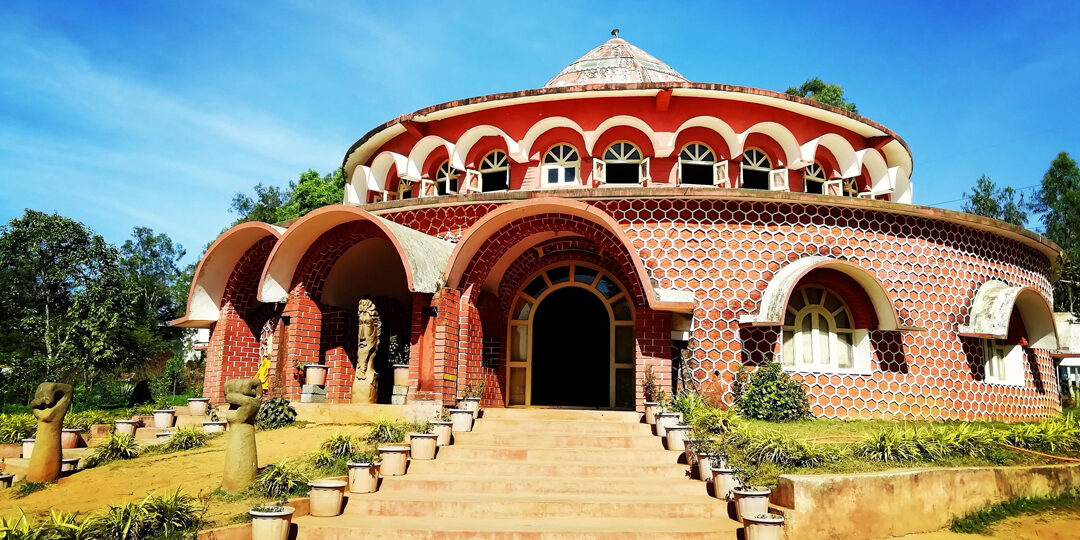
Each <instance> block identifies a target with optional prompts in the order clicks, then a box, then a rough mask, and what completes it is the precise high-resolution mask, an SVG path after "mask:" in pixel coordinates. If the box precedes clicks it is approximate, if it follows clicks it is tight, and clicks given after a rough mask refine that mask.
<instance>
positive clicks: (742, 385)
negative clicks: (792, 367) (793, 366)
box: [732, 362, 810, 421]
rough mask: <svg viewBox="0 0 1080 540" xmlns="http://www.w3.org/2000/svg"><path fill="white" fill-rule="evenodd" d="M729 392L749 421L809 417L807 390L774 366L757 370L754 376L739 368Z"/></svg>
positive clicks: (774, 363) (770, 363) (772, 363)
mask: <svg viewBox="0 0 1080 540" xmlns="http://www.w3.org/2000/svg"><path fill="white" fill-rule="evenodd" d="M732 392H733V394H734V396H735V403H736V406H737V407H738V409H739V412H740V413H741V414H742V415H743V416H746V417H748V418H756V419H758V420H771V421H786V420H797V419H799V418H805V417H806V416H808V415H809V407H810V406H809V402H808V401H807V399H806V388H805V387H804V386H803V384H802V383H800V382H798V381H794V380H792V379H791V377H790V376H788V374H787V373H785V372H784V371H783V369H781V367H780V364H778V363H776V362H769V363H767V364H764V365H762V366H758V368H757V369H756V370H754V372H753V374H748V372H747V371H746V370H745V369H744V368H743V367H742V366H740V367H739V370H738V371H737V372H736V374H735V382H734V383H732Z"/></svg>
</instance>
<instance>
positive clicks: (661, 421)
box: [654, 411, 682, 448]
mask: <svg viewBox="0 0 1080 540" xmlns="http://www.w3.org/2000/svg"><path fill="white" fill-rule="evenodd" d="M681 417H682V415H681V414H680V413H677V412H667V411H663V412H658V413H656V425H655V426H654V427H655V428H656V435H657V436H659V437H667V428H669V427H671V426H675V425H678V424H679V420H680V418H681ZM680 448H681V444H680Z"/></svg>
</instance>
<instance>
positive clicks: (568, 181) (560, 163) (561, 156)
mask: <svg viewBox="0 0 1080 540" xmlns="http://www.w3.org/2000/svg"><path fill="white" fill-rule="evenodd" d="M567 150H569V151H570V152H573V155H574V159H567V158H566V155H567V154H566V152H567ZM548 157H553V158H554V161H550V162H549V161H548ZM571 169H572V170H573V176H570V175H568V174H567V172H569V171H570V170H571ZM551 170H555V171H557V174H558V178H559V179H558V180H556V181H555V182H550V181H549V180H548V177H549V176H550V175H549V173H548V171H551ZM580 178H581V153H580V152H578V150H577V148H574V147H573V146H572V145H569V144H566V143H559V144H556V145H554V146H552V147H551V148H548V151H547V152H544V156H543V158H541V160H540V185H541V186H544V187H549V188H550V187H561V186H568V185H578V184H580V183H581V181H580Z"/></svg>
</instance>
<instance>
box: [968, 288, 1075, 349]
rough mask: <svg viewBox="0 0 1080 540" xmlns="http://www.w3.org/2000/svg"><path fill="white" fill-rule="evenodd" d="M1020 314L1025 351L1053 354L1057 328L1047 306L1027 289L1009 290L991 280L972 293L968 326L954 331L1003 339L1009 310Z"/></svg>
mask: <svg viewBox="0 0 1080 540" xmlns="http://www.w3.org/2000/svg"><path fill="white" fill-rule="evenodd" d="M1014 306H1015V307H1016V309H1017V311H1019V312H1020V319H1021V320H1022V321H1023V322H1024V329H1025V330H1027V333H1028V336H1027V337H1028V341H1029V345H1028V346H1029V347H1033V348H1039V349H1049V350H1057V349H1058V348H1059V347H1058V335H1057V325H1056V324H1055V322H1054V309H1053V307H1051V305H1050V302H1048V301H1047V300H1046V298H1044V297H1043V295H1041V294H1039V291H1037V290H1035V289H1033V288H1031V287H1010V286H1009V285H1008V284H1007V283H1005V282H1004V281H999V280H996V279H992V280H990V281H987V282H986V283H983V284H982V286H981V287H979V290H978V291H977V292H976V293H975V299H974V300H972V302H971V309H970V310H968V324H967V325H960V326H959V327H958V328H957V330H959V334H960V335H961V336H965V337H975V338H990V339H1006V338H1007V337H1008V335H1009V320H1010V319H1011V318H1012V311H1013V307H1014Z"/></svg>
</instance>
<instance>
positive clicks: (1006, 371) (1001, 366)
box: [982, 338, 1024, 386]
mask: <svg viewBox="0 0 1080 540" xmlns="http://www.w3.org/2000/svg"><path fill="white" fill-rule="evenodd" d="M982 346H983V381H985V382H987V383H990V384H1000V385H1003V386H1024V347H1023V346H1021V345H1012V344H1009V343H1005V340H1003V339H990V338H987V339H983V344H982Z"/></svg>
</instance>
